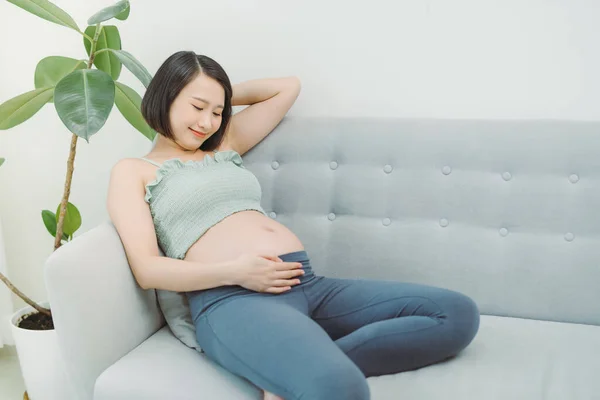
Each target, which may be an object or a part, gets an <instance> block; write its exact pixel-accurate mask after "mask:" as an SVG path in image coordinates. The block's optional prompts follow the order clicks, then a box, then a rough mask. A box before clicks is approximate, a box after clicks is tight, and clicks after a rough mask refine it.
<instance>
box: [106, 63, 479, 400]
mask: <svg viewBox="0 0 600 400" xmlns="http://www.w3.org/2000/svg"><path fill="white" fill-rule="evenodd" d="M299 93H300V82H299V80H298V79H297V78H294V77H289V78H274V79H257V80H250V81H246V82H242V83H240V84H237V85H234V86H233V87H232V85H231V83H230V81H229V78H228V77H227V74H226V73H225V71H224V70H223V68H222V67H221V66H220V65H219V64H218V63H217V62H215V61H214V60H212V59H211V58H209V57H207V56H203V55H197V54H195V53H194V52H190V51H181V52H177V53H175V54H173V55H172V56H170V57H169V58H168V59H167V60H166V61H165V62H164V63H163V64H162V66H161V67H160V68H159V70H158V71H157V73H156V75H155V77H154V78H153V80H152V82H151V83H150V85H149V86H148V89H147V91H146V93H145V96H144V98H143V101H142V113H143V115H144V118H145V119H146V121H147V122H148V123H149V125H150V126H151V127H152V128H153V129H154V130H155V131H157V132H158V133H159V135H158V137H157V141H156V145H155V147H154V148H153V149H152V151H151V152H150V153H149V154H147V155H146V156H145V157H143V158H131V159H123V160H121V161H119V162H118V163H117V164H116V165H115V166H114V167H113V170H112V172H111V178H110V186H109V193H108V203H107V205H108V211H109V214H110V217H111V220H112V221H113V223H114V225H115V227H116V229H117V231H118V233H119V235H120V237H121V240H122V242H123V245H124V248H125V252H126V254H127V258H128V260H129V264H130V266H131V269H132V272H133V274H134V276H135V278H136V280H137V282H138V283H139V285H140V286H141V287H142V288H144V289H163V290H170V291H176V292H184V293H185V294H186V296H187V297H188V300H189V304H190V310H191V313H192V319H193V321H194V324H195V327H196V339H197V341H198V344H199V345H200V347H201V348H202V349H203V351H204V352H205V354H206V356H207V357H209V358H210V359H211V360H213V361H214V362H216V363H218V364H219V365H221V366H222V367H224V368H225V369H227V370H229V371H231V372H232V373H234V374H237V375H239V376H241V377H244V378H245V379H247V380H249V381H250V382H252V383H253V384H255V385H256V386H258V387H259V388H261V389H262V390H264V398H265V399H286V400H299V399H302V400H321V399H322V400H337V399H339V400H364V399H369V398H370V392H369V386H368V384H367V380H366V378H367V377H369V376H378V375H385V374H395V373H398V372H402V371H409V370H414V369H418V368H421V367H424V366H427V365H431V364H434V363H438V362H440V361H442V360H445V359H447V358H449V357H453V356H455V355H456V354H457V353H459V352H460V351H461V350H463V349H464V348H465V347H467V346H468V345H469V343H470V342H471V341H472V340H473V338H474V337H475V335H476V333H477V331H478V328H479V310H478V308H477V305H476V304H475V303H474V302H473V300H471V299H470V298H469V297H467V296H465V295H463V294H461V293H458V292H454V291H451V290H448V289H444V288H437V287H432V286H425V285H419V284H412V283H403V282H396V281H379V280H367V279H334V278H329V277H325V276H320V275H319V274H318V265H311V261H310V258H309V254H308V253H307V251H306V250H305V249H304V246H303V245H302V243H301V242H300V240H299V239H298V238H297V237H296V235H294V233H293V232H291V231H290V230H289V229H288V228H286V227H285V226H284V225H282V224H280V223H278V222H277V221H275V220H273V219H272V218H269V217H268V216H267V215H266V214H265V211H264V210H263V209H262V207H261V204H260V203H261V187H260V184H259V182H258V180H257V179H256V177H255V176H254V175H253V174H252V173H251V172H250V171H249V170H247V169H246V168H245V167H244V164H243V161H242V158H241V156H242V155H243V154H244V153H246V152H247V151H248V150H250V149H251V148H252V147H253V146H255V145H257V144H258V143H259V142H260V141H261V140H262V139H263V138H264V137H266V136H267V135H268V134H269V133H270V132H271V131H272V130H273V129H274V128H275V127H276V126H277V124H278V123H279V122H280V121H281V120H282V118H283V117H284V116H285V114H286V113H287V112H288V110H289V109H290V108H291V106H292V105H293V104H294V102H295V100H296V98H297V97H298V95H299ZM237 105H248V107H246V108H245V109H243V110H242V111H240V112H238V113H237V114H235V115H233V116H232V106H237ZM301 195H302V193H298V196H301ZM159 248H160V249H161V250H162V251H163V252H164V254H165V256H164V257H163V256H161V255H160V252H159ZM313 267H314V270H313ZM368 268H372V266H370V265H365V269H368Z"/></svg>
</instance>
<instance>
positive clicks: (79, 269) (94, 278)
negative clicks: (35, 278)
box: [44, 222, 165, 400]
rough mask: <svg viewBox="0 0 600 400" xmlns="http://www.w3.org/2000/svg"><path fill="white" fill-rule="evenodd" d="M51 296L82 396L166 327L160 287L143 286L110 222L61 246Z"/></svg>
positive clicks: (48, 275) (51, 268)
mask: <svg viewBox="0 0 600 400" xmlns="http://www.w3.org/2000/svg"><path fill="white" fill-rule="evenodd" d="M44 276H45V281H46V287H47V290H48V300H49V302H50V306H51V309H52V315H53V319H54V326H55V330H56V335H57V339H58V344H59V347H60V351H61V354H62V355H63V358H64V363H65V366H66V369H67V373H68V375H69V376H70V378H71V381H72V383H73V386H74V388H75V390H76V391H77V393H78V397H77V398H78V399H84V400H87V399H90V400H91V399H92V396H93V388H94V383H95V381H96V378H97V377H98V376H99V375H100V374H101V373H102V372H103V371H104V370H105V369H106V368H108V367H109V366H110V365H112V364H113V363H114V362H116V361H117V360H118V359H120V358H121V357H123V356H124V355H125V354H127V353H129V352H130V351H131V350H132V349H134V348H135V347H136V346H138V345H139V344H140V343H142V342H143V341H144V340H146V339H147V338H148V337H150V336H151V335H152V334H153V333H155V332H156V331H158V330H159V329H160V328H161V327H162V326H164V324H165V322H164V318H163V316H162V314H161V313H160V311H159V309H158V306H157V302H156V292H155V291H154V290H142V289H141V288H140V287H139V285H138V284H137V282H136V281H135V278H134V276H133V274H132V272H131V269H130V268H129V264H128V262H127V257H126V255H125V250H124V248H123V245H122V243H121V240H120V237H119V235H118V233H117V231H116V229H115V228H114V226H113V225H112V224H111V223H110V222H105V223H103V224H101V225H99V226H98V227H96V228H94V229H92V230H90V231H88V232H86V233H84V234H83V235H81V236H79V237H77V238H75V239H74V240H73V241H71V242H70V243H68V244H66V245H64V246H62V247H61V248H59V249H58V250H56V251H55V252H54V253H52V255H51V256H50V257H49V258H48V260H47V261H46V265H45V268H44Z"/></svg>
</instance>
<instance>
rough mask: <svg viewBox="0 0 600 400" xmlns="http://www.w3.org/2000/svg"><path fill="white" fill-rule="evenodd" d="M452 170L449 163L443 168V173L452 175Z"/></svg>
mask: <svg viewBox="0 0 600 400" xmlns="http://www.w3.org/2000/svg"><path fill="white" fill-rule="evenodd" d="M451 172H452V167H450V166H449V165H446V166H445V167H444V168H442V173H443V174H444V175H450V173H451Z"/></svg>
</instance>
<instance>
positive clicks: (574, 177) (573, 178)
mask: <svg viewBox="0 0 600 400" xmlns="http://www.w3.org/2000/svg"><path fill="white" fill-rule="evenodd" d="M569 180H570V181H571V183H577V182H579V176H578V175H577V174H571V176H569Z"/></svg>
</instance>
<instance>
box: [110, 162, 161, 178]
mask: <svg viewBox="0 0 600 400" xmlns="http://www.w3.org/2000/svg"><path fill="white" fill-rule="evenodd" d="M146 165H147V166H146ZM148 166H149V167H150V171H151V170H152V165H150V164H148V162H146V161H144V160H142V159H141V158H123V159H121V160H119V161H117V162H116V164H115V165H113V167H112V170H111V176H114V177H119V178H123V179H128V180H132V179H142V180H143V179H144V177H145V176H146V175H148V172H149V170H148ZM154 169H155V168H154Z"/></svg>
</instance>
